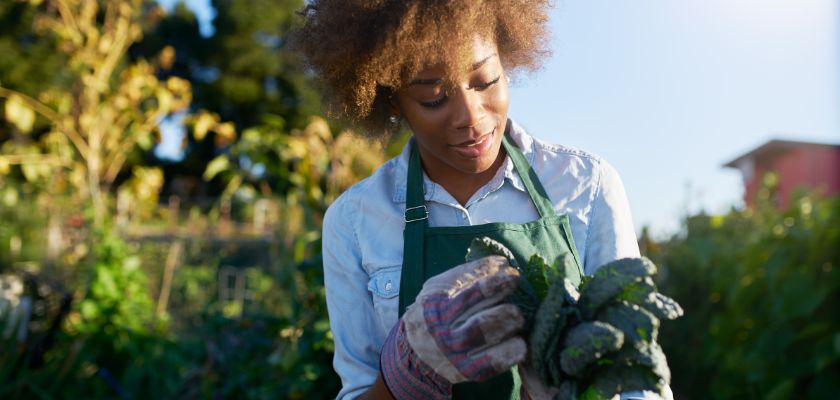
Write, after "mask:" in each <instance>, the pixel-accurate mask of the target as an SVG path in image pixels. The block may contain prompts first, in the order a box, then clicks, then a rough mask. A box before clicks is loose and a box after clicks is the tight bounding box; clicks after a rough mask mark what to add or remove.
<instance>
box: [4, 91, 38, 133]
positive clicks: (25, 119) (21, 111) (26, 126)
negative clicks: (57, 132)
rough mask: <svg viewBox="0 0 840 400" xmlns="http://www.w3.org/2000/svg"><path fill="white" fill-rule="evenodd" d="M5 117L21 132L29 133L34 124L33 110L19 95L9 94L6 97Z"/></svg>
mask: <svg viewBox="0 0 840 400" xmlns="http://www.w3.org/2000/svg"><path fill="white" fill-rule="evenodd" d="M6 119H7V120H8V121H9V122H11V123H12V124H14V125H15V126H16V127H17V128H18V129H19V130H20V131H21V132H23V133H29V132H30V131H32V125H34V124H35V111H32V109H31V108H29V106H28V105H27V104H26V103H25V102H24V101H23V99H22V98H21V97H20V96H16V95H11V96H9V98H8V99H6Z"/></svg>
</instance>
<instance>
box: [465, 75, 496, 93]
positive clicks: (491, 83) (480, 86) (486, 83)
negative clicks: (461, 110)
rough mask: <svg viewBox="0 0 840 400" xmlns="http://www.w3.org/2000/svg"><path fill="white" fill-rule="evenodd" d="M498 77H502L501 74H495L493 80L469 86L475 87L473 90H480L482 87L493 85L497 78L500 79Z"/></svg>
mask: <svg viewBox="0 0 840 400" xmlns="http://www.w3.org/2000/svg"><path fill="white" fill-rule="evenodd" d="M500 79H502V76H501V75H499V76H497V77H496V79H493V80H492V81H490V82H485V83H479V84H477V85H473V86H471V88H472V89H475V90H478V91H482V90H484V89H487V88H489V87H490V86H493V85H495V84H497V83H499V80H500Z"/></svg>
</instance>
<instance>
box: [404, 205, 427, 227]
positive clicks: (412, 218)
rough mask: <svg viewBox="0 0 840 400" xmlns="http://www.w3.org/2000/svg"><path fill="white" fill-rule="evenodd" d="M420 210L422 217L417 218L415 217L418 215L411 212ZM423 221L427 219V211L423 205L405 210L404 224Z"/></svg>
mask: <svg viewBox="0 0 840 400" xmlns="http://www.w3.org/2000/svg"><path fill="white" fill-rule="evenodd" d="M421 208H422V209H423V211H422V214H421V215H422V217H418V216H416V215H417V214H418V213H415V212H412V211H414V210H420V209H421ZM409 213H411V214H415V215H412V216H409ZM424 219H429V210H428V209H427V208H426V206H425V205H422V206H417V207H411V208H406V209H405V222H406V223H409V222H416V221H422V220H424Z"/></svg>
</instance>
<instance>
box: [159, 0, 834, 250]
mask: <svg viewBox="0 0 840 400" xmlns="http://www.w3.org/2000/svg"><path fill="white" fill-rule="evenodd" d="M177 1H178V0H160V3H161V4H163V5H164V6H165V7H171V6H172V5H173V4H175V3H177ZM186 3H187V6H188V7H190V8H191V9H193V10H194V11H195V12H196V14H197V16H198V18H199V21H200V24H201V29H202V32H203V33H204V34H207V35H210V34H212V31H213V29H212V18H213V16H214V11H213V10H212V8H210V7H209V1H208V0H187V1H186ZM549 24H550V29H551V31H552V41H551V48H552V55H551V57H550V58H548V59H547V60H546V61H545V63H544V66H543V68H542V69H541V70H539V71H537V72H535V73H531V74H520V75H516V76H514V79H513V84H512V87H511V101H510V104H511V108H510V114H509V115H510V116H511V117H512V118H513V119H514V120H516V121H517V122H518V123H519V124H520V125H522V126H524V127H525V128H526V130H528V132H529V133H530V134H531V135H534V136H536V137H539V138H541V139H544V140H547V141H550V142H554V143H560V144H563V145H568V146H574V147H578V148H581V149H584V150H586V151H589V152H592V153H595V154H598V155H600V156H602V157H603V158H604V159H606V160H607V161H608V162H609V163H611V164H612V165H614V166H615V167H616V169H617V170H618V171H619V173H620V174H621V176H622V179H623V181H624V186H625V189H626V191H627V195H628V199H629V201H630V207H631V209H632V211H633V217H634V222H635V225H636V228H637V230H641V228H642V227H643V226H648V227H650V228H651V231H652V232H653V234H654V236H655V237H656V236H658V237H664V236H667V235H669V234H672V233H674V232H676V231H677V230H678V229H679V227H680V225H679V224H680V220H681V217H683V216H685V215H686V214H687V213H695V212H698V211H700V210H705V211H706V212H708V213H713V214H714V213H723V212H726V211H727V210H728V209H729V208H730V207H733V206H734V207H741V206H742V193H743V192H742V181H741V176H740V173H739V172H737V171H736V170H732V169H724V168H723V167H722V165H723V164H724V163H726V162H727V161H730V160H732V159H734V158H735V157H737V156H739V155H741V154H743V153H745V152H747V151H749V150H751V149H753V148H755V147H758V146H759V145H761V144H763V143H764V142H766V141H768V140H770V139H791V140H807V141H817V142H828V143H840V2H837V1H836V0H737V1H732V0H680V1H673V0H635V1H626V0H557V1H556V6H555V7H554V8H553V10H552V13H551V19H550V22H549Z"/></svg>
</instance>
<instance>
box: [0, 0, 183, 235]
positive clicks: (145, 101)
mask: <svg viewBox="0 0 840 400" xmlns="http://www.w3.org/2000/svg"><path fill="white" fill-rule="evenodd" d="M35 3H39V2H35ZM142 5H143V1H142V0H119V1H108V2H104V3H102V5H100V2H98V1H94V0H62V1H58V0H53V1H47V2H46V4H44V5H41V6H40V7H43V8H44V10H43V11H42V12H39V13H38V14H37V15H36V16H35V18H34V24H35V26H36V27H38V29H39V30H40V31H41V32H46V33H49V34H50V35H52V36H53V37H55V40H56V46H57V48H58V49H60V51H61V52H62V53H64V54H66V57H67V66H66V68H64V69H63V72H65V73H67V74H68V75H69V80H70V87H63V86H57V87H50V88H45V89H44V90H43V91H41V92H40V93H31V94H25V93H22V92H19V91H15V90H11V89H9V88H4V87H0V98H4V99H5V103H4V111H5V112H4V114H3V116H4V119H5V120H6V121H8V122H9V123H11V124H12V125H13V126H14V129H13V131H12V139H13V140H9V141H6V142H5V143H3V145H2V148H0V176H2V175H6V174H8V173H10V172H12V171H11V168H10V166H11V165H19V166H20V173H22V175H23V177H24V178H25V179H26V180H27V181H29V182H39V183H41V184H42V185H43V187H44V188H45V190H53V191H56V192H61V191H62V188H65V189H64V190H65V191H71V190H75V191H76V192H78V193H80V194H82V195H83V196H84V197H83V198H86V199H90V201H91V202H92V204H93V208H92V210H93V216H94V222H95V225H96V226H99V227H101V226H102V223H103V220H104V218H105V212H106V204H105V201H106V199H105V198H103V194H102V191H103V189H104V190H105V191H106V192H107V190H108V189H109V188H110V186H111V184H113V183H114V181H115V180H116V179H117V177H118V175H119V174H120V173H121V172H122V169H123V166H124V165H125V163H126V160H127V159H128V157H129V156H130V155H131V154H132V150H134V149H135V147H136V146H140V147H141V148H146V149H148V148H150V147H151V145H152V143H153V140H154V136H153V132H154V130H155V128H156V126H157V124H158V123H159V121H160V120H161V118H163V117H165V116H167V115H169V114H170V113H173V112H176V111H178V110H181V109H184V108H185V107H187V106H188V105H189V103H190V95H191V92H190V85H189V83H188V82H187V81H185V80H183V79H180V78H176V77H170V78H168V79H166V80H163V81H162V80H159V79H157V77H156V76H155V69H156V68H158V67H159V66H161V65H166V64H168V63H171V58H172V57H173V56H174V55H173V54H172V52H171V49H169V51H164V52H162V54H161V56H160V57H158V58H157V59H155V60H154V61H152V62H147V61H145V60H140V61H137V62H135V63H132V64H127V65H126V64H124V55H125V53H126V52H127V50H128V48H129V46H130V45H131V44H132V43H134V42H135V41H136V40H138V39H139V38H140V36H141V34H142V18H143V16H144V15H143V14H142V12H141V11H142V7H141V6H142ZM36 118H43V119H44V120H46V121H47V132H46V133H45V134H39V135H35V136H31V133H32V130H33V128H34V127H35V123H36ZM67 187H69V188H67Z"/></svg>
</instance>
